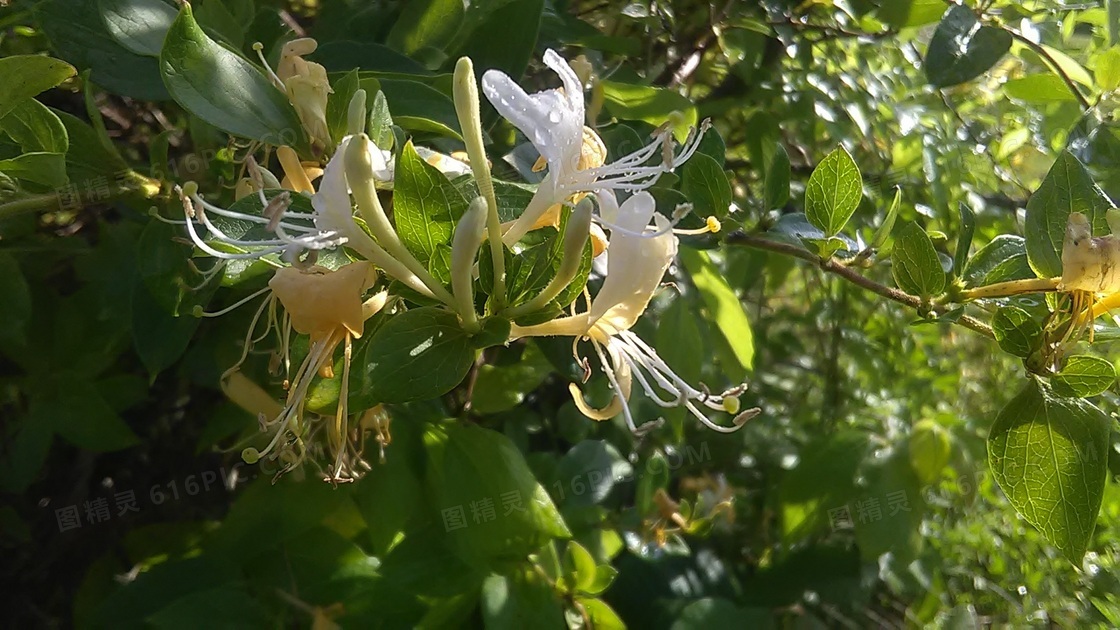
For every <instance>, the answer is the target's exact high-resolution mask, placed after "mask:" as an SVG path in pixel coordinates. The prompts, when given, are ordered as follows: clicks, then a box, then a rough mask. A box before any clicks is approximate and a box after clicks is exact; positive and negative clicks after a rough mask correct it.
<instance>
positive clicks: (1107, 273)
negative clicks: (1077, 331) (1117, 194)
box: [1058, 211, 1120, 294]
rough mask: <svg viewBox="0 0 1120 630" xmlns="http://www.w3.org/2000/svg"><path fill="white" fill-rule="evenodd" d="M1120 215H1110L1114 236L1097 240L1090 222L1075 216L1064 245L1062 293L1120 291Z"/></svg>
mask: <svg viewBox="0 0 1120 630" xmlns="http://www.w3.org/2000/svg"><path fill="white" fill-rule="evenodd" d="M1118 214H1120V211H1118V212H1116V213H1114V212H1110V213H1108V214H1107V215H1106V216H1107V219H1108V224H1109V228H1110V229H1111V230H1112V234H1108V235H1106V236H1098V237H1094V236H1093V226H1092V224H1090V223H1089V218H1088V217H1086V216H1085V215H1084V214H1082V213H1080V212H1071V213H1070V215H1069V220H1068V222H1067V223H1066V235H1065V240H1064V242H1063V243H1062V280H1061V283H1060V284H1059V285H1058V289H1059V290H1061V291H1089V292H1091V293H1106V294H1111V293H1116V292H1117V291H1120V216H1118Z"/></svg>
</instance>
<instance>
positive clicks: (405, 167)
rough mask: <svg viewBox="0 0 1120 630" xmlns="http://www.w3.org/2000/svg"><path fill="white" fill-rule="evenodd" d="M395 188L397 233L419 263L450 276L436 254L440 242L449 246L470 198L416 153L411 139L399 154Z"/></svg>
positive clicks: (394, 206) (442, 274) (394, 216)
mask: <svg viewBox="0 0 1120 630" xmlns="http://www.w3.org/2000/svg"><path fill="white" fill-rule="evenodd" d="M394 178H395V181H394V184H393V186H394V188H393V221H394V222H395V223H396V228H397V233H398V234H399V235H400V238H401V241H402V242H403V243H404V244H405V246H407V247H408V249H409V251H411V252H412V253H413V254H415V255H416V259H417V260H419V261H420V264H422V265H424V266H425V267H427V268H428V270H429V271H431V272H432V274H433V275H435V276H436V277H437V278H438V277H450V273H451V270H450V269H442V268H441V269H436V267H440V266H441V263H442V258H441V257H439V256H436V252H437V251H438V250H439V249H440V246H441V245H442V246H445V247H450V246H451V236H452V234H453V233H454V232H455V226H456V225H458V223H459V219H461V218H462V217H463V213H464V212H466V211H467V205H468V204H467V200H466V199H464V198H463V195H461V194H459V191H458V190H457V189H456V188H455V186H454V185H452V184H451V182H450V181H448V179H447V177H445V176H444V174H443V173H441V172H439V169H437V168H436V167H434V166H432V165H431V164H428V163H427V162H425V161H424V159H423V158H421V157H420V155H419V154H417V153H416V149H414V148H413V146H412V143H411V142H409V143H408V144H406V145H404V148H403V149H402V150H401V152H400V156H398V158H397V166H396V171H395V175H394Z"/></svg>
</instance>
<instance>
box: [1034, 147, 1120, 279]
mask: <svg viewBox="0 0 1120 630" xmlns="http://www.w3.org/2000/svg"><path fill="white" fill-rule="evenodd" d="M1111 207H1112V203H1111V202H1110V201H1109V200H1108V197H1107V196H1106V195H1105V194H1104V192H1102V191H1101V189H1100V188H1099V187H1098V186H1097V185H1096V184H1095V183H1093V178H1092V177H1091V176H1090V175H1089V172H1088V171H1087V170H1086V169H1085V165H1083V164H1082V163H1081V162H1080V161H1078V159H1077V158H1075V157H1074V156H1073V154H1071V153H1069V152H1068V151H1066V152H1063V153H1062V154H1061V155H1059V156H1058V159H1057V160H1056V161H1055V162H1054V166H1052V167H1051V168H1050V172H1048V173H1047V174H1046V178H1045V179H1043V180H1042V184H1041V185H1040V186H1039V187H1038V190H1037V191H1035V193H1034V195H1032V196H1031V198H1030V201H1028V202H1027V218H1026V222H1025V225H1024V231H1025V236H1026V238H1027V258H1028V260H1029V261H1030V264H1031V268H1032V269H1034V271H1035V273H1037V274H1038V276H1039V277H1040V278H1053V277H1057V276H1060V275H1062V243H1063V241H1064V240H1065V233H1066V223H1068V221H1069V215H1070V213H1071V212H1080V213H1082V214H1084V215H1085V216H1086V217H1088V218H1089V221H1090V222H1091V223H1092V225H1093V234H1094V235H1096V236H1099V235H1102V234H1107V233H1108V224H1107V222H1106V221H1105V212H1106V211H1107V210H1108V209H1109V208H1111Z"/></svg>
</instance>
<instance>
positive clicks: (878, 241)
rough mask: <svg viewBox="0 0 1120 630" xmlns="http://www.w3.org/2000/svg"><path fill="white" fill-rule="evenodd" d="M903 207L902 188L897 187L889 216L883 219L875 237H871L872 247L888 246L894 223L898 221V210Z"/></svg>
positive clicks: (888, 211) (888, 212)
mask: <svg viewBox="0 0 1120 630" xmlns="http://www.w3.org/2000/svg"><path fill="white" fill-rule="evenodd" d="M901 205H902V188H900V187H898V186H895V188H894V199H893V200H891V207H890V208H889V209H888V210H887V216H886V217H885V218H884V219H883V223H882V225H880V226H879V229H877V230H875V235H874V236H872V237H871V247H872V248H873V249H879V248H881V247H882V246H883V245H886V243H887V239H888V238H890V235H891V232H893V231H894V222H895V221H896V220H897V219H898V209H899V207H900V206H901Z"/></svg>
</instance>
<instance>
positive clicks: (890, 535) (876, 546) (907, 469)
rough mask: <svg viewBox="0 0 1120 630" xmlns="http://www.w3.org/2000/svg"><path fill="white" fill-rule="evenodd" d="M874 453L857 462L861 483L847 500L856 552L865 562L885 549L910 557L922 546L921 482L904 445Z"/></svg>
mask: <svg viewBox="0 0 1120 630" xmlns="http://www.w3.org/2000/svg"><path fill="white" fill-rule="evenodd" d="M878 455H879V456H877V457H873V458H871V459H870V460H869V461H867V462H864V464H863V466H861V468H860V471H859V473H858V474H859V477H860V478H861V483H860V486H859V489H858V490H857V492H856V494H855V496H854V497H853V500H852V501H851V502H850V506H851V507H850V516H851V519H852V522H853V525H854V528H855V535H856V543H857V544H858V545H859V552H860V556H861V557H862V558H863V560H864V561H865V562H875V561H876V560H878V558H879V557H880V556H881V555H883V554H885V553H890V554H891V555H892V556H894V557H897V558H900V559H903V562H906V561H907V559H909V560H914V559H916V558H917V557H918V554H919V552H920V551H921V548H922V534H921V528H922V520H923V519H922V515H923V512H924V511H925V501H924V499H923V495H922V492H923V490H924V487H923V484H922V482H921V481H920V480H919V479H918V475H917V473H916V472H915V470H914V467H913V466H912V465H911V460H910V453H909V452H908V450H907V449H906V448H894V449H890V450H888V451H887V453H885V455H886V456H885V457H884V456H883V455H884V454H878ZM892 504H893V506H894V507H893V509H892ZM903 505H905V509H903V507H902V506H903ZM876 508H879V509H881V510H882V512H881V513H879V512H877V511H876Z"/></svg>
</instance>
